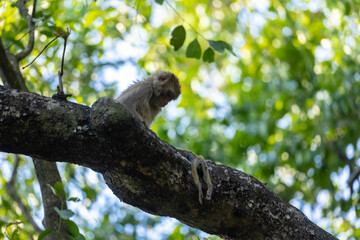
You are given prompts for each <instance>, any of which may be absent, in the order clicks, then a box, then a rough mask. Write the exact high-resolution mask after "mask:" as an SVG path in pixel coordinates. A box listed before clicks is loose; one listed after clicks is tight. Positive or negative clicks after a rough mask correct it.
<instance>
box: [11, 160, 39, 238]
mask: <svg viewBox="0 0 360 240" xmlns="http://www.w3.org/2000/svg"><path fill="white" fill-rule="evenodd" d="M19 162H20V157H19V156H17V155H16V156H15V164H14V170H13V173H12V175H11V179H10V181H9V182H7V183H5V189H6V192H7V193H8V194H9V196H10V197H11V198H12V199H13V200H14V202H16V203H17V205H18V206H19V208H20V209H21V212H22V213H23V214H24V215H25V217H26V219H27V221H28V222H29V223H30V224H31V225H32V226H33V227H34V229H35V231H36V232H37V233H40V232H41V229H40V227H39V226H38V225H37V224H36V223H35V221H34V219H33V218H32V216H31V213H30V211H29V209H28V207H27V206H25V204H24V203H23V202H22V200H21V198H20V197H19V195H18V193H17V192H16V188H15V180H16V175H17V169H18V167H19Z"/></svg>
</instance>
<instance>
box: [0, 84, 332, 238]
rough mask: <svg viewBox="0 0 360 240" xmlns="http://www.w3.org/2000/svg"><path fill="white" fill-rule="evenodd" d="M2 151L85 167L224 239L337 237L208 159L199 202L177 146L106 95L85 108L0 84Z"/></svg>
mask: <svg viewBox="0 0 360 240" xmlns="http://www.w3.org/2000/svg"><path fill="white" fill-rule="evenodd" d="M35 139H36V141H34V140H35ZM0 151H5V152H12V153H21V154H26V155H29V156H32V157H41V158H42V159H45V160H47V161H66V162H71V163H75V164H79V165H82V166H86V167H90V168H92V169H94V170H95V171H98V172H100V173H102V174H103V176H104V179H105V181H106V183H107V184H108V186H109V187H110V188H111V189H112V191H113V192H114V194H115V195H116V196H117V197H118V198H119V199H120V200H122V201H124V202H126V203H128V204H131V205H133V206H136V207H139V208H140V209H142V210H144V211H147V212H149V213H152V214H156V215H160V216H170V217H174V218H177V219H178V220H180V221H182V222H184V223H186V224H188V225H189V226H192V227H195V228H198V229H201V230H203V231H205V232H208V233H211V234H216V235H219V236H223V237H226V238H234V239H250V240H251V239H295V240H296V239H324V240H325V239H327V240H328V239H336V238H335V237H333V236H331V235H330V234H329V233H327V232H325V231H324V230H322V229H321V228H319V227H318V226H316V225H315V224H314V223H312V222H311V221H310V220H309V219H308V218H307V217H306V216H305V215H304V214H303V213H302V212H301V211H299V210H298V209H296V208H295V207H293V206H291V205H290V204H288V203H286V202H284V201H283V200H282V199H281V198H279V197H278V196H276V195H275V194H274V193H273V192H272V191H270V190H269V189H267V188H266V186H265V185H264V184H262V183H261V182H259V181H258V180H256V179H255V178H253V177H252V176H249V175H247V174H245V173H243V172H240V171H237V170H235V169H231V168H229V167H226V166H220V165H216V164H214V163H212V162H210V161H208V165H209V171H210V174H211V178H212V181H213V184H214V192H213V198H212V200H210V201H205V202H204V205H200V204H199V202H198V200H197V197H198V193H197V189H196V186H195V185H194V183H193V180H192V177H191V171H190V163H189V162H188V161H187V159H186V158H184V156H183V155H182V154H183V153H182V151H178V150H177V149H176V148H174V147H173V146H171V145H169V144H168V143H166V142H164V141H162V140H161V139H159V138H158V137H157V136H156V134H155V133H154V132H152V131H151V130H149V129H148V128H147V127H146V126H145V125H144V124H143V123H141V122H139V121H137V120H136V119H134V118H133V117H132V116H131V115H130V114H129V113H128V112H127V111H126V110H125V109H124V108H123V106H122V105H121V104H119V103H117V102H115V101H114V100H112V99H110V98H101V99H99V100H98V101H97V102H96V103H94V105H93V106H92V107H91V108H89V107H87V106H83V105H78V104H75V103H70V102H64V101H61V102H58V101H56V100H54V99H50V98H46V97H42V96H40V95H37V94H33V93H26V92H20V91H16V90H10V89H6V88H4V87H2V86H0Z"/></svg>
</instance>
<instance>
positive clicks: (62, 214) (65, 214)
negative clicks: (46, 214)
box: [54, 207, 75, 219]
mask: <svg viewBox="0 0 360 240" xmlns="http://www.w3.org/2000/svg"><path fill="white" fill-rule="evenodd" d="M54 209H55V211H56V212H57V213H58V214H59V215H60V217H61V218H62V219H69V218H71V217H72V216H74V214H75V213H74V212H73V211H71V210H69V209H64V210H60V209H59V208H57V207H54Z"/></svg>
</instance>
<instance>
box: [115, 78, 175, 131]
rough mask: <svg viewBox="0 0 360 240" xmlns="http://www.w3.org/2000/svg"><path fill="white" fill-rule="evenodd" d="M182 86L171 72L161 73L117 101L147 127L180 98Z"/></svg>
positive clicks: (130, 90)
mask: <svg viewBox="0 0 360 240" xmlns="http://www.w3.org/2000/svg"><path fill="white" fill-rule="evenodd" d="M180 92H181V85H180V82H179V79H178V78H177V77H176V76H175V74H173V73H171V72H165V71H159V72H157V73H155V74H154V75H152V76H149V77H147V78H145V79H144V80H143V81H137V82H135V83H134V84H133V85H131V86H130V87H129V88H128V89H126V90H125V91H124V92H123V93H122V94H121V95H120V97H118V98H117V99H116V100H117V101H118V102H120V103H121V104H122V105H123V106H124V107H125V108H126V109H127V110H128V111H129V112H130V113H131V114H132V115H133V116H134V117H135V118H137V119H139V120H140V121H144V123H145V125H146V126H147V127H150V124H151V123H152V122H153V121H154V119H155V117H156V115H158V113H159V112H160V111H161V108H163V107H165V106H166V105H167V104H168V102H170V101H172V100H175V99H177V98H178V97H179V95H180Z"/></svg>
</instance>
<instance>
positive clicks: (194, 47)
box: [186, 38, 201, 59]
mask: <svg viewBox="0 0 360 240" xmlns="http://www.w3.org/2000/svg"><path fill="white" fill-rule="evenodd" d="M186 57H188V58H196V59H199V58H200V57H201V47H200V44H199V42H198V40H197V39H196V38H195V39H194V40H193V41H192V42H191V43H190V44H189V46H188V47H187V48H186Z"/></svg>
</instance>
